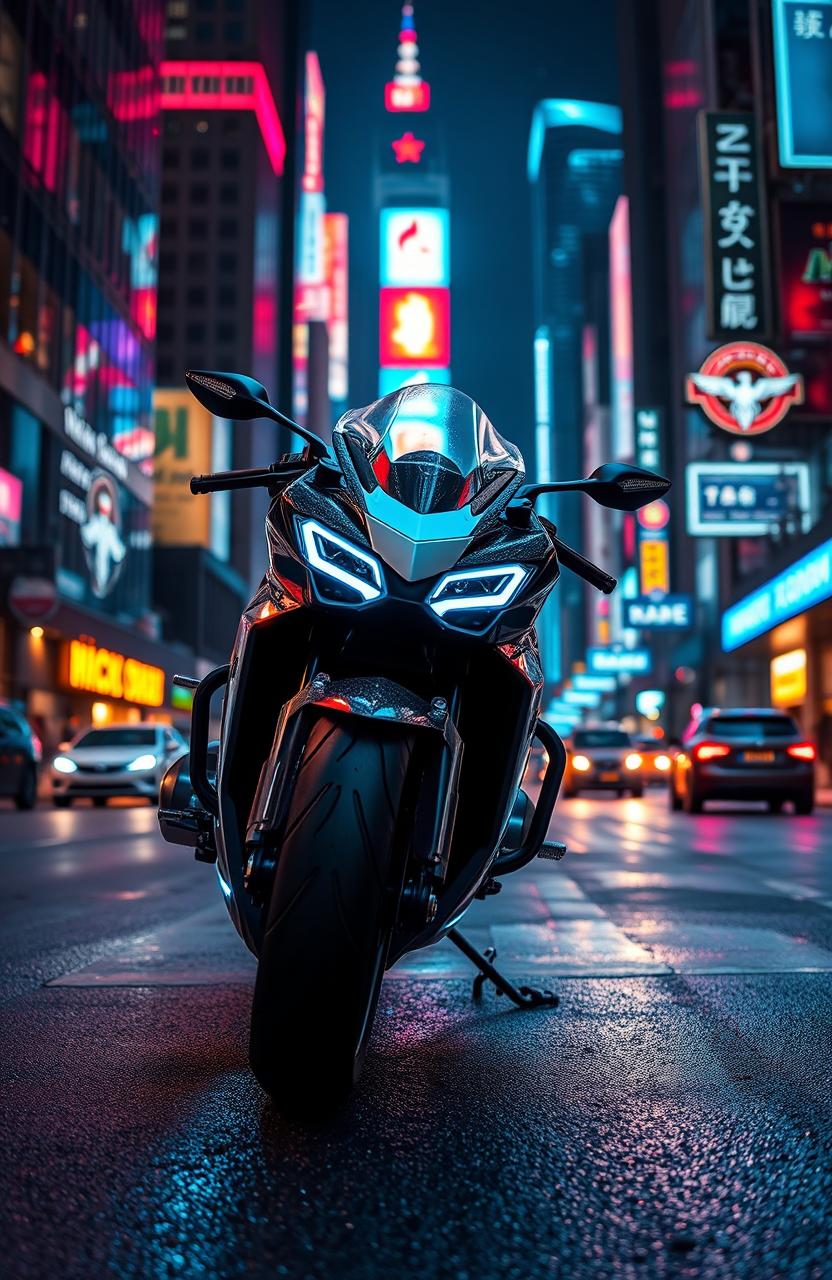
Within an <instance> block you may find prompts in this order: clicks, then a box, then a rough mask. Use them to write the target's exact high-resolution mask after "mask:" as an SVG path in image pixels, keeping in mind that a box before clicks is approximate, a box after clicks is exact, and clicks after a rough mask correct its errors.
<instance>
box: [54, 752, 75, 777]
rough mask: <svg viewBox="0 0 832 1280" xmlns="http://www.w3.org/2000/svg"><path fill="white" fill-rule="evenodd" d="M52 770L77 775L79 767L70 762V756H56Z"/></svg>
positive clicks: (72, 761)
mask: <svg viewBox="0 0 832 1280" xmlns="http://www.w3.org/2000/svg"><path fill="white" fill-rule="evenodd" d="M52 768H53V769H56V770H57V772H58V773H77V772H78V766H77V764H76V763H75V761H74V760H70V758H69V756H55V759H54V760H53V761H52Z"/></svg>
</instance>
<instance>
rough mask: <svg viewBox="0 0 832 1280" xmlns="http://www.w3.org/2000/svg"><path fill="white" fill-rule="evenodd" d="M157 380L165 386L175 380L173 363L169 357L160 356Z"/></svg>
mask: <svg viewBox="0 0 832 1280" xmlns="http://www.w3.org/2000/svg"><path fill="white" fill-rule="evenodd" d="M156 379H157V381H158V382H160V383H161V384H162V385H163V386H164V385H166V384H167V383H169V382H171V381H172V380H173V361H172V360H171V359H170V358H169V357H168V356H160V357H159V359H158V360H157V361H156Z"/></svg>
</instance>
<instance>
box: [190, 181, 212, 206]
mask: <svg viewBox="0 0 832 1280" xmlns="http://www.w3.org/2000/svg"><path fill="white" fill-rule="evenodd" d="M188 197H189V199H190V202H191V204H207V203H208V184H207V182H192V183H191V189H190V192H189V193H188Z"/></svg>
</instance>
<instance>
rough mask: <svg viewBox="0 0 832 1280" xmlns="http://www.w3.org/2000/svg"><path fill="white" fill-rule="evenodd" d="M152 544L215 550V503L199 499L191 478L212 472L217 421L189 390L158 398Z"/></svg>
mask: <svg viewBox="0 0 832 1280" xmlns="http://www.w3.org/2000/svg"><path fill="white" fill-rule="evenodd" d="M153 414H154V423H155V428H156V453H155V457H154V460H153V521H152V525H153V540H154V542H157V543H159V544H160V545H162V546H180V547H181V546H190V547H192V546H200V547H210V545H211V503H210V502H208V501H207V500H205V499H202V500H200V499H198V498H194V497H193V496H192V494H191V491H190V489H189V487H188V484H189V481H190V479H191V476H193V475H203V474H204V473H205V472H207V471H210V470H211V442H212V432H213V419H212V417H211V414H210V413H209V412H208V410H207V409H205V408H204V407H203V406H202V405H201V404H199V402H198V401H197V400H195V399H194V397H193V396H192V395H191V393H190V391H188V390H187V388H184V387H181V388H180V387H171V388H168V387H162V388H161V389H159V390H157V391H156V392H155V393H154V396H153Z"/></svg>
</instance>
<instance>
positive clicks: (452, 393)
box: [336, 383, 524, 514]
mask: <svg viewBox="0 0 832 1280" xmlns="http://www.w3.org/2000/svg"><path fill="white" fill-rule="evenodd" d="M336 430H337V431H339V432H342V433H343V434H344V435H345V437H347V439H348V440H349V441H350V443H351V444H352V445H353V446H355V445H358V446H359V448H360V449H361V452H362V453H363V455H364V457H365V458H366V460H367V462H368V463H369V465H370V468H371V469H372V482H374V483H373V487H374V484H378V485H379V486H380V487H381V488H382V489H383V491H384V492H385V493H386V494H388V495H389V496H390V497H391V498H393V499H395V501H396V502H400V503H402V504H403V505H404V506H406V507H408V508H409V509H410V510H411V511H416V512H419V513H420V514H431V513H438V512H450V511H455V510H460V509H462V508H464V507H472V508H473V509H474V510H476V509H477V508H479V509H480V510H482V509H484V506H485V505H486V504H487V501H490V500H491V499H492V498H493V497H494V496H496V494H497V493H499V491H500V490H501V489H502V488H504V486H505V485H506V484H508V482H509V481H510V480H512V479H514V478H515V477H516V476H517V475H518V474H519V475H522V474H523V471H524V468H523V459H522V457H521V454H520V451H519V449H517V447H516V446H515V445H513V444H511V442H510V441H508V440H505V439H503V437H502V436H501V435H500V434H499V433H498V432H497V430H496V429H495V427H494V426H493V424H492V423H491V421H490V420H489V419H488V418H487V417H486V415H485V413H483V411H482V409H481V408H480V406H479V405H478V404H476V402H475V401H473V400H472V399H471V398H470V397H469V396H466V395H465V394H464V393H463V392H461V391H457V390H455V388H453V387H448V386H440V385H434V384H433V383H423V384H420V385H418V386H412V387H402V388H401V389H400V390H398V391H394V392H393V393H392V394H390V395H388V396H384V397H383V398H382V399H381V400H376V401H375V403H374V404H371V405H368V406H367V407H366V408H364V409H354V410H351V411H350V412H349V413H347V414H345V415H344V417H343V418H341V420H340V422H339V423H338V426H337V428H336ZM350 452H351V454H352V456H353V457H354V456H355V449H354V448H352V449H351V450H350ZM367 478H368V479H369V477H367ZM362 483H364V487H365V488H367V487H368V486H367V484H366V483H365V482H362Z"/></svg>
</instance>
